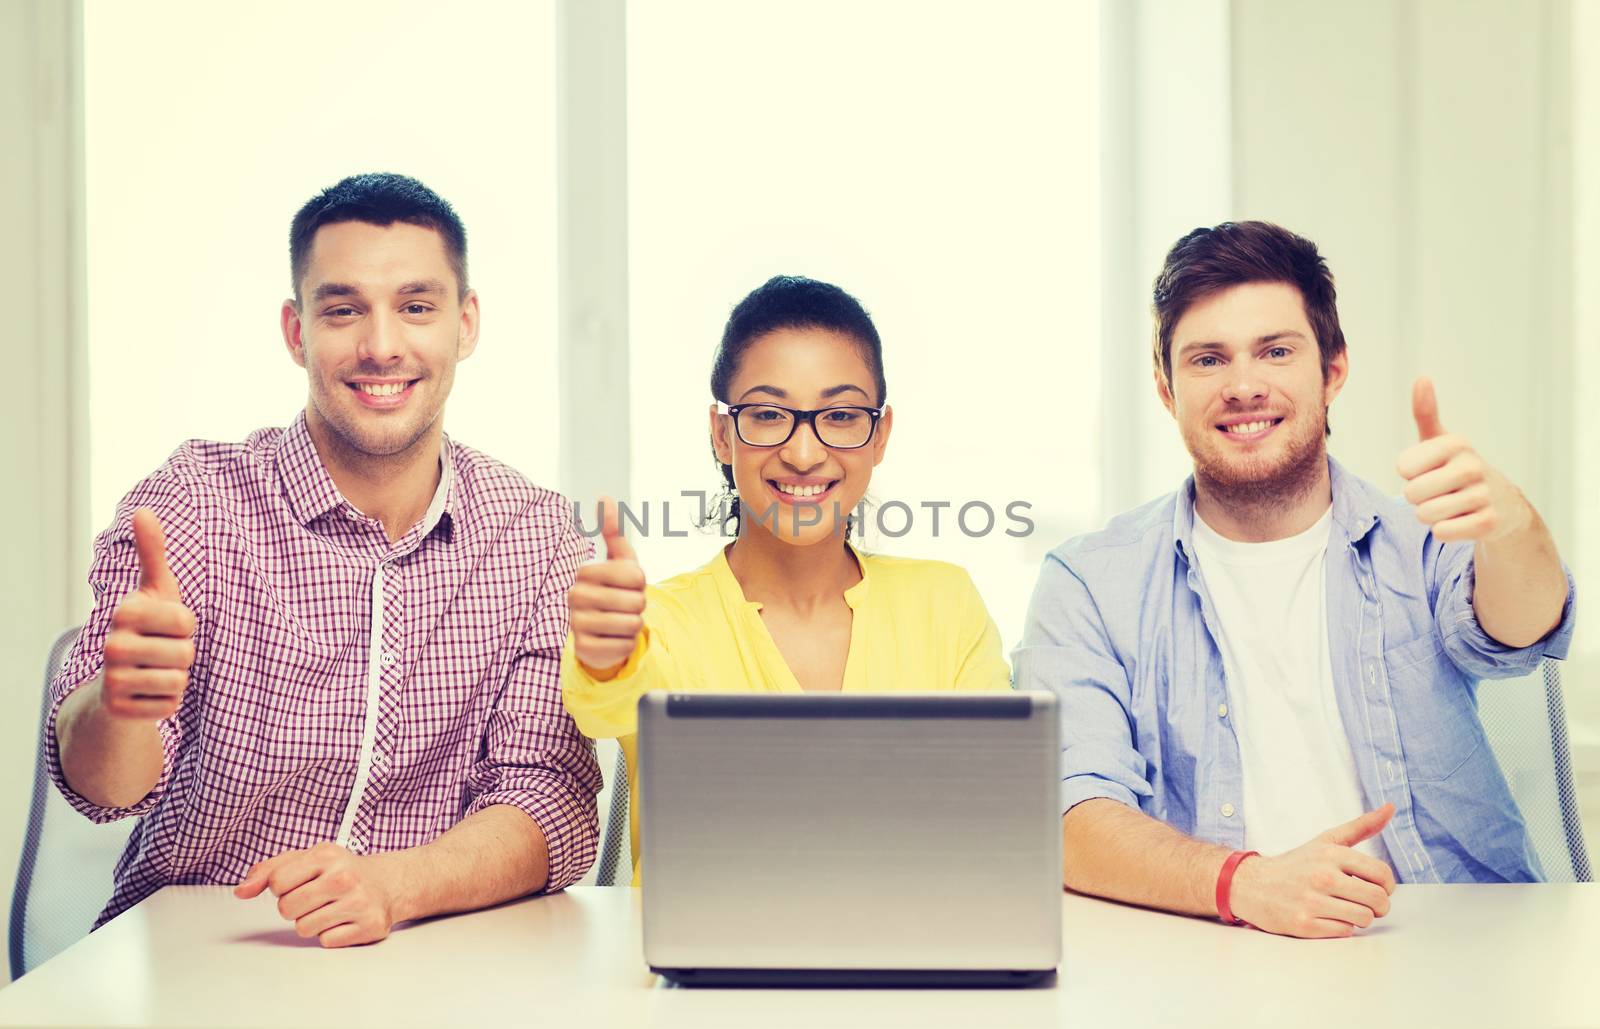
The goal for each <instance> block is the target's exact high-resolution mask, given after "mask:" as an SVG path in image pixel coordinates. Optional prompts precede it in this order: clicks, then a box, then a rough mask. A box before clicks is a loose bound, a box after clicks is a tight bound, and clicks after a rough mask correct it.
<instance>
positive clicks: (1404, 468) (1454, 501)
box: [1396, 378, 1533, 543]
mask: <svg viewBox="0 0 1600 1029" xmlns="http://www.w3.org/2000/svg"><path fill="white" fill-rule="evenodd" d="M1411 414H1412V417H1413V418H1415V419H1416V423H1417V438H1418V440H1419V442H1417V443H1416V444H1415V445H1413V446H1410V447H1407V448H1406V449H1405V450H1404V451H1402V452H1401V454H1400V461H1399V463H1398V465H1397V466H1396V467H1397V468H1398V470H1399V472H1400V477H1401V478H1403V479H1405V480H1406V488H1405V498H1406V500H1407V501H1409V502H1410V503H1411V504H1413V505H1415V507H1416V509H1417V518H1418V520H1420V521H1421V522H1422V523H1423V524H1424V525H1427V526H1430V527H1431V528H1432V530H1433V536H1434V538H1435V539H1437V540H1439V541H1441V542H1445V543H1448V542H1453V541H1457V540H1495V539H1499V538H1501V537H1503V536H1507V535H1510V534H1511V533H1513V532H1517V531H1518V530H1520V529H1523V528H1526V527H1527V526H1528V525H1530V524H1531V523H1532V521H1533V509H1532V507H1530V506H1529V504H1528V502H1527V501H1526V500H1525V499H1523V496H1522V493H1521V492H1520V491H1519V490H1518V489H1517V488H1516V487H1515V486H1513V485H1511V483H1510V482H1509V481H1507V479H1506V477H1505V476H1503V475H1501V474H1500V473H1499V472H1497V471H1495V470H1494V469H1493V468H1491V467H1489V465H1488V463H1487V462H1485V461H1484V459H1483V458H1481V457H1479V456H1478V453H1477V451H1475V450H1473V449H1472V446H1471V444H1469V443H1468V442H1467V441H1466V440H1464V439H1462V438H1461V437H1460V436H1456V435H1453V434H1451V433H1448V432H1446V431H1445V428H1444V425H1443V424H1442V423H1441V422H1440V420H1439V402H1438V400H1437V399H1436V398H1435V397H1434V394H1433V383H1432V382H1431V381H1429V380H1428V379H1425V378H1423V379H1418V380H1417V381H1416V383H1415V384H1414V385H1413V386H1412V387H1411Z"/></svg>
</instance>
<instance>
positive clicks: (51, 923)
mask: <svg viewBox="0 0 1600 1029" xmlns="http://www.w3.org/2000/svg"><path fill="white" fill-rule="evenodd" d="M77 637H78V630H77V629H76V628H73V629H68V630H67V631H66V632H64V633H62V634H61V635H60V636H58V637H57V638H56V641H55V644H54V645H53V646H52V647H51V648H50V656H49V658H48V659H47V660H46V662H45V667H44V689H43V690H42V691H41V692H42V694H43V695H42V698H41V700H40V702H39V736H38V743H37V749H36V751H35V755H34V767H33V797H32V801H31V803H30V804H29V806H28V831H27V835H25V836H24V837H23V840H22V856H21V858H20V859H19V860H18V862H17V881H16V885H15V887H13V890H12V894H11V927H10V940H9V943H10V958H11V977H12V978H13V979H16V978H19V977H20V976H22V974H23V973H25V972H27V971H28V970H29V969H30V968H36V967H37V966H38V965H40V964H41V963H43V962H44V961H47V960H48V959H50V958H52V957H54V956H55V955H56V954H58V953H60V952H61V951H62V950H65V949H66V948H67V947H69V946H71V945H72V944H73V943H75V942H77V941H78V940H79V939H81V938H83V937H84V936H86V935H88V933H89V930H90V928H91V927H92V926H93V925H94V920H95V918H96V917H97V916H98V915H99V914H100V911H101V909H103V908H104V907H105V906H106V901H108V900H109V899H110V898H111V890H112V887H113V873H114V871H115V869H116V864H117V859H118V858H119V857H120V856H121V855H122V851H123V849H124V848H125V847H126V846H127V842H128V836H129V834H130V833H132V832H133V827H134V824H135V822H136V819H132V818H125V819H122V820H121V821H118V822H112V823H110V824H107V825H96V824H94V823H93V822H91V821H89V820H88V819H87V818H85V817H83V816H82V815H81V814H79V813H78V812H76V811H74V810H73V809H72V805H70V804H68V803H67V802H66V799H65V798H63V797H62V796H61V794H60V792H58V791H57V790H56V788H55V786H54V785H52V784H51V782H50V776H49V775H48V774H47V773H46V771H45V757H44V719H45V717H46V715H48V714H49V711H50V680H51V679H53V678H55V674H56V671H57V670H58V669H59V668H60V667H61V663H62V662H63V661H64V660H65V659H66V656H67V651H68V650H70V649H71V647H72V641H73V640H75V639H77Z"/></svg>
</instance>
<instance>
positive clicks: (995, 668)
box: [561, 548, 1011, 886]
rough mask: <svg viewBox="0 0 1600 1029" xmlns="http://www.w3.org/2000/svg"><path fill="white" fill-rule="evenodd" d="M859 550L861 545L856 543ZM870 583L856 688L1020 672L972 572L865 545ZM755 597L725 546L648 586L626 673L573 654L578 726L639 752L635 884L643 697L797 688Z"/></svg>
mask: <svg viewBox="0 0 1600 1029" xmlns="http://www.w3.org/2000/svg"><path fill="white" fill-rule="evenodd" d="M852 550H854V548H852ZM854 553H855V555H856V561H857V563H858V564H859V565H860V566H861V581H860V582H858V583H856V584H855V585H854V586H851V587H850V588H849V589H847V590H845V591H844V599H845V603H846V604H848V605H850V610H851V612H852V614H853V618H852V620H851V625H850V651H849V654H848V656H847V657H846V659H845V668H844V686H843V692H846V693H917V692H928V691H934V690H963V691H976V690H1005V689H1010V688H1011V673H1010V669H1009V668H1008V667H1007V665H1006V661H1005V658H1004V657H1002V656H1001V653H1000V635H999V633H998V632H997V631H996V630H995V627H994V622H993V621H992V620H990V618H989V612H988V610H987V609H986V608H985V607H984V606H983V598H982V597H980V596H979V595H978V589H977V587H976V586H974V585H973V583H972V578H971V577H970V576H969V575H968V574H967V572H966V570H965V569H963V568H960V567H958V566H956V565H952V564H947V563H945V562H943V561H919V560H913V559H910V558H901V557H884V556H880V555H876V554H863V553H861V552H860V551H859V550H856V551H854ZM760 611H761V605H760V604H759V603H757V602H755V601H752V600H746V599H745V596H744V591H743V590H742V589H741V588H740V586H739V580H738V579H736V578H735V577H734V574H733V569H731V568H729V567H728V559H727V556H726V554H725V553H723V552H722V551H719V552H718V553H717V556H716V557H715V558H713V559H712V560H711V562H710V563H709V564H706V565H704V566H703V567H701V568H698V569H696V570H694V571H692V572H686V573H684V574H683V575H679V576H676V577H675V578H671V579H668V580H667V581H666V582H663V583H661V584H659V585H656V586H649V587H646V590H645V611H644V622H645V629H644V632H642V633H640V636H639V642H638V644H637V645H636V646H635V647H634V649H633V654H632V655H630V656H629V658H628V660H627V663H626V664H624V665H623V666H622V669H621V670H620V671H619V672H618V673H617V675H616V676H615V677H613V678H612V679H610V680H607V681H605V682H600V681H598V680H596V679H595V678H594V677H593V676H592V675H590V674H589V673H588V672H587V671H586V670H585V669H584V667H583V665H582V664H581V663H580V662H579V661H578V659H577V658H576V656H574V654H573V652H572V639H571V636H570V635H569V636H568V638H567V647H566V652H565V654H563V656H562V660H561V693H562V697H563V699H564V700H565V701H566V706H567V710H568V711H569V712H571V713H572V717H573V720H574V721H576V722H577V724H578V728H579V729H580V730H581V731H582V732H583V733H584V734H585V735H587V736H590V737H593V738H596V739H611V738H615V739H617V740H618V741H619V742H620V743H621V745H622V750H623V753H624V754H626V755H627V761H628V796H629V798H630V799H631V801H632V806H631V810H630V811H629V812H628V815H629V828H630V830H631V839H632V843H633V882H634V885H636V886H637V885H638V884H639V857H640V854H639V807H638V797H639V790H638V786H639V773H638V761H637V750H636V747H635V738H636V737H635V734H636V733H637V732H638V710H637V708H638V703H639V698H640V697H641V696H643V695H644V694H645V693H647V692H649V691H650V690H676V691H692V690H700V691H704V692H716V693H743V692H747V691H748V692H765V693H798V692H801V686H800V684H799V682H797V681H796V680H795V677H794V673H792V672H790V671H789V666H788V664H787V663H785V661H784V659H783V655H782V654H781V653H780V652H779V651H778V645H777V644H776V643H775V642H773V639H772V635H771V633H769V632H768V631H767V627H766V625H765V624H764V623H763V622H762V620H761V614H760Z"/></svg>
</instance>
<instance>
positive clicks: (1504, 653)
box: [1434, 544, 1577, 679]
mask: <svg viewBox="0 0 1600 1029" xmlns="http://www.w3.org/2000/svg"><path fill="white" fill-rule="evenodd" d="M1452 552H1453V553H1452ZM1446 553H1447V554H1448V555H1449V556H1448V557H1446V556H1445V555H1443V554H1442V555H1441V558H1440V568H1441V571H1442V572H1443V575H1442V578H1443V585H1442V586H1441V588H1440V589H1439V592H1438V597H1437V599H1436V600H1435V602H1434V619H1435V621H1436V622H1437V624H1438V626H1439V635H1440V637H1441V638H1442V639H1443V640H1444V649H1445V653H1446V654H1448V655H1449V656H1450V660H1451V661H1453V662H1455V664H1456V666H1457V667H1458V668H1460V669H1461V670H1462V671H1463V672H1465V673H1467V674H1468V675H1470V676H1472V677H1473V678H1476V679H1504V678H1509V677H1512V676H1517V675H1525V674H1527V673H1528V672H1531V671H1533V670H1534V669H1535V668H1537V667H1538V665H1539V662H1540V661H1542V660H1544V659H1545V658H1547V657H1550V658H1555V659H1557V660H1561V659H1564V658H1566V656H1567V651H1568V649H1569V648H1570V647H1571V645H1572V630H1573V625H1574V624H1575V609H1576V607H1577V605H1576V603H1575V600H1576V596H1577V586H1576V584H1575V583H1574V581H1573V578H1572V572H1571V570H1569V569H1568V568H1567V567H1566V565H1562V566H1561V570H1562V571H1563V572H1564V573H1566V577H1567V598H1566V601H1565V603H1564V604H1563V606H1562V610H1561V621H1560V622H1559V623H1557V625H1556V627H1555V628H1554V629H1551V630H1550V631H1549V632H1548V633H1546V634H1545V635H1544V637H1543V638H1542V639H1540V640H1537V641H1536V642H1534V643H1531V644H1529V645H1528V646H1526V647H1508V646H1506V645H1505V644H1504V643H1501V642H1500V641H1499V640H1497V639H1495V638H1494V637H1493V636H1490V635H1489V634H1488V633H1487V632H1485V631H1484V629H1483V626H1482V625H1481V624H1479V622H1478V613H1477V610H1476V609H1475V608H1474V607H1473V606H1472V593H1473V588H1474V586H1475V584H1476V568H1475V565H1474V562H1473V558H1472V547H1471V546H1470V545H1467V544H1449V545H1447V551H1446Z"/></svg>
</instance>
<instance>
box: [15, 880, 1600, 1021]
mask: <svg viewBox="0 0 1600 1029" xmlns="http://www.w3.org/2000/svg"><path fill="white" fill-rule="evenodd" d="M1062 903H1063V904H1064V905H1065V909H1064V915H1065V926H1066V956H1065V961H1064V963H1063V966H1062V971H1061V974H1060V976H1059V977H1058V978H1057V979H1056V980H1055V981H1054V982H1052V983H1050V984H1048V985H1046V986H1042V987H1038V988H1033V989H1024V990H782V991H779V990H726V989H705V988H702V989H678V988H672V987H670V986H667V985H665V984H663V983H661V982H659V981H658V980H657V979H656V978H655V977H654V976H652V975H650V973H649V971H648V969H646V967H645V966H644V962H643V959H642V957H641V956H640V947H639V906H638V897H637V891H634V890H631V889H628V888H600V887H584V888H575V889H572V890H569V891H567V892H566V893H565V894H561V895H559V896H554V897H543V898H535V899H532V900H525V901H520V902H517V903H514V904H508V905H505V906H503V907H499V908H495V909H493V910H490V911H482V912H478V913H476V914H471V915H461V916H457V917H454V918H442V919H435V920H433V921H429V922H424V923H419V924H415V925H411V926H408V927H406V928H403V929H401V930H400V931H398V932H396V933H394V934H392V935H391V936H390V938H389V939H388V940H386V941H385V942H383V943H380V944H377V945H376V946H372V947H360V948H355V949H351V950H339V951H324V950H321V949H320V948H318V947H317V946H316V945H315V944H314V943H308V942H307V941H303V940H300V939H299V938H298V937H296V936H295V935H294V933H293V932H292V931H291V930H290V928H289V927H288V925H287V923H285V922H283V921H281V920H280V919H279V918H278V915H277V912H276V911H275V910H274V908H273V902H272V900H271V898H270V897H265V898H258V899H257V900H254V901H239V900H235V899H234V898H233V897H232V896H231V895H230V894H229V892H228V891H227V889H226V888H222V887H174V888H170V889H167V890H164V891H162V892H161V893H159V894H157V895H156V896H154V897H152V898H150V899H149V900H147V901H145V902H144V903H143V904H140V905H139V906H138V907H136V908H134V909H133V910H132V911H129V912H127V913H126V914H124V915H123V916H122V917H121V918H118V919H117V920H116V921H114V922H112V923H111V924H110V925H108V926H106V927H105V928H104V929H102V930H101V931H99V932H97V933H95V934H93V935H92V936H90V937H89V938H87V939H85V940H83V941H82V942H80V943H78V944H77V945H75V946H73V947H71V948H70V949H68V950H67V951H65V952H64V953H62V954H61V955H59V956H58V957H57V958H55V959H54V960H53V961H50V962H48V963H46V964H45V965H43V966H42V967H40V968H38V969H36V970H34V971H33V972H31V973H30V974H28V975H27V976H24V977H23V978H22V979H21V980H19V981H18V982H16V983H14V984H12V985H11V986H9V987H7V988H5V989H4V990H0V1025H37V1026H60V1025H129V1026H135V1025H137V1026H143V1025H181V1026H304V1025H338V1026H341V1027H345V1026H362V1025H372V1026H389V1025H427V1026H436V1025H474V1026H498V1025H538V1026H548V1027H571V1029H593V1027H609V1026H626V1027H629V1029H646V1027H651V1026H664V1027H669V1026H683V1027H691V1026H692V1027H696V1029H714V1027H721V1026H726V1027H738V1029H746V1027H751V1026H807V1027H821V1026H828V1027H832V1026H842V1025H871V1026H897V1025H898V1026H916V1027H918V1029H926V1027H938V1026H963V1027H966V1026H989V1025H1002V1026H1103V1025H1155V1024H1159V1025H1208V1024H1229V1025H1241V1024H1243V1025H1273V1026H1291V1025H1293V1026H1300V1025H1328V1026H1339V1027H1340V1029H1350V1027H1353V1026H1368V1025H1408V1026H1436V1025H1439V1026H1496V1027H1498V1026H1532V1025H1540V1026H1543V1025H1552V1026H1556V1025H1559V1026H1568V1025H1572V1026H1576V1025H1587V1026H1594V1025H1600V885H1578V886H1571V885H1566V886H1562V885H1548V886H1402V887H1400V888H1399V890H1398V891H1397V893H1396V894H1395V898H1394V910H1393V912H1392V914H1391V915H1390V916H1389V917H1388V918H1387V919H1385V920H1383V921H1382V922H1381V923H1380V924H1379V926H1378V927H1376V928H1374V929H1373V930H1369V931H1367V932H1366V933H1364V934H1362V935H1361V936H1359V937H1357V938H1354V939H1349V940H1326V941H1297V940H1288V939H1282V938H1278V937H1273V936H1268V935H1267V934H1265V933H1259V932H1254V931H1251V930H1247V929H1231V928H1228V927H1226V926H1223V925H1220V924H1218V923H1216V922H1213V921H1206V920H1202V919H1188V918H1180V917H1176V916H1172V915H1164V914H1158V913H1156V912H1151V911H1143V910H1139V909H1137V908H1129V907H1122V906H1120V905H1116V904H1109V903H1105V902H1101V901H1096V900H1090V899H1087V898H1083V897H1076V896H1066V897H1063V900H1062Z"/></svg>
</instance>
